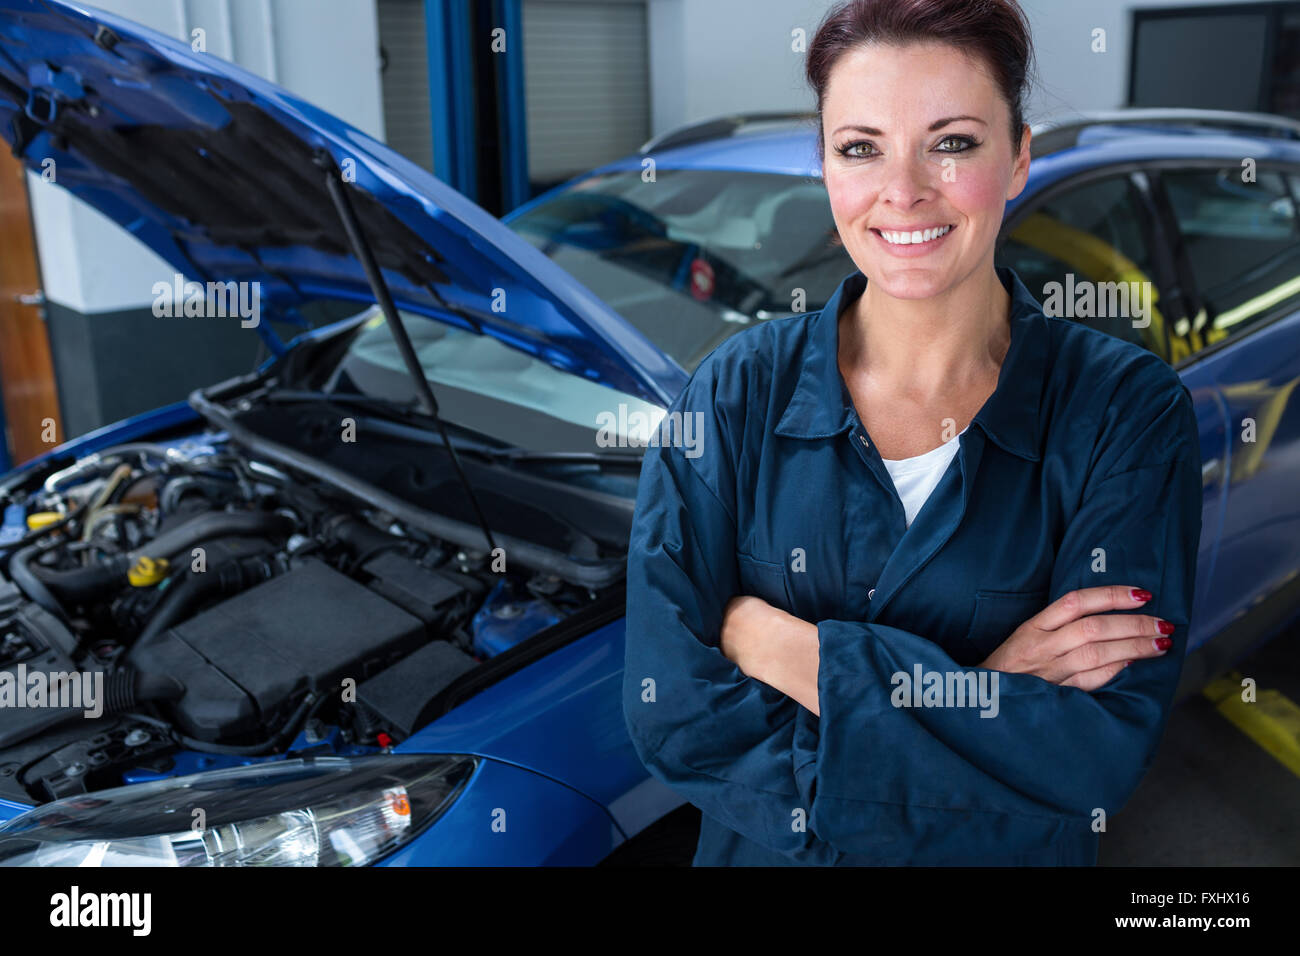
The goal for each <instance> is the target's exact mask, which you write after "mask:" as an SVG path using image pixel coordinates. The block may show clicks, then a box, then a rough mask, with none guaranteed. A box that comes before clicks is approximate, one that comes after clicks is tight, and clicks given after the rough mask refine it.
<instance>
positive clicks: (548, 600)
mask: <svg viewBox="0 0 1300 956" xmlns="http://www.w3.org/2000/svg"><path fill="white" fill-rule="evenodd" d="M4 491H5V495H6V506H5V512H4V525H3V528H2V529H0V798H3V799H11V800H17V801H23V802H33V801H34V802H46V801H49V800H53V799H58V798H61V797H66V796H69V795H74V794H78V793H84V792H92V791H94V790H97V789H103V788H106V787H113V786H120V785H122V784H123V783H131V782H137V781H141V780H148V779H156V778H157V777H159V776H167V775H173V774H176V773H181V772H192V771H194V770H198V769H205V768H209V767H216V766H225V765H230V764H231V763H238V762H244V763H247V762H250V761H253V760H258V759H275V758H276V757H277V756H282V755H283V754H284V753H286V752H290V751H292V752H294V753H303V752H311V751H317V752H319V751H320V750H322V749H324V750H327V751H329V752H333V753H365V752H372V751H377V750H382V749H385V748H387V747H391V746H393V745H394V744H395V743H398V742H400V741H401V740H403V739H405V738H406V737H408V736H410V735H411V734H412V733H414V732H415V731H416V730H417V729H419V727H421V726H423V724H424V723H426V722H427V721H428V719H429V715H430V713H431V712H432V711H431V710H430V707H431V704H432V703H433V702H434V701H436V700H437V698H438V696H439V695H440V694H442V693H443V692H444V691H446V690H447V689H448V688H449V687H452V686H453V685H454V684H455V683H456V682H457V681H458V680H460V679H462V678H463V677H464V676H465V675H467V674H469V673H470V672H471V671H474V670H475V669H476V668H479V667H480V665H481V664H483V662H484V661H486V660H488V659H489V658H491V657H493V656H495V655H496V654H499V653H501V652H503V651H506V650H510V649H511V648H512V647H514V646H517V645H518V644H519V643H520V642H521V641H523V640H524V639H525V638H527V637H529V636H531V635H533V634H536V633H538V632H539V631H542V630H545V629H546V628H548V627H550V626H551V625H553V624H555V623H557V622H559V621H561V620H563V619H565V618H566V617H567V616H569V615H571V614H572V613H574V612H575V611H577V610H579V609H581V608H583V607H584V606H587V605H590V604H591V603H592V602H593V601H594V600H595V599H596V597H597V595H596V594H595V593H594V592H592V591H591V590H589V589H588V588H585V587H580V586H576V585H573V584H570V583H567V582H564V581H562V580H560V579H559V578H557V577H553V576H548V575H546V574H542V573H537V572H528V571H522V572H514V573H510V574H506V573H503V572H502V571H501V570H500V569H499V568H498V569H494V568H493V561H492V556H491V555H488V554H486V553H475V552H472V551H469V550H468V549H465V548H463V547H460V546H456V545H452V544H448V543H446V542H444V541H439V540H437V539H435V538H433V537H432V536H430V535H429V534H427V533H426V532H424V531H421V530H419V529H415V528H411V527H408V526H404V525H403V524H401V523H400V522H399V521H398V520H397V519H395V518H394V517H393V516H392V515H389V514H385V513H383V512H381V511H378V510H376V509H374V508H369V507H365V506H363V505H359V504H358V503H357V502H356V501H355V500H354V499H350V498H347V497H345V496H342V495H339V494H338V493H337V492H336V491H335V490H334V489H332V488H331V487H329V486H327V485H324V484H323V483H315V482H313V481H311V480H310V479H309V478H307V477H305V476H303V475H298V474H293V475H291V474H288V473H286V472H285V471H283V470H281V469H280V468H278V467H276V466H274V465H271V464H268V463H267V462H264V461H259V460H257V459H256V458H255V457H253V456H252V455H250V454H249V453H246V452H243V451H241V450H240V449H239V448H238V447H237V446H236V445H235V444H233V443H232V442H230V441H229V439H228V436H226V435H224V434H223V433H220V432H209V433H205V434H202V435H197V436H187V437H184V438H180V439H177V440H172V441H170V442H159V443H151V442H137V443H131V444H124V445H119V446H116V447H112V448H107V449H103V450H101V451H99V452H97V453H94V454H91V455H86V456H84V457H82V458H80V459H78V460H77V461H75V462H73V463H71V464H67V465H65V466H64V467H61V468H60V469H59V470H57V471H50V470H49V469H46V470H45V472H44V473H42V474H34V475H33V476H31V477H29V478H28V479H26V480H24V481H21V482H20V483H17V484H15V483H13V482H10V483H9V487H7V488H6V489H4Z"/></svg>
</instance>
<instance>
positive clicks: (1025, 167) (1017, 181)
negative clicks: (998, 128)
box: [1007, 123, 1034, 199]
mask: <svg viewBox="0 0 1300 956" xmlns="http://www.w3.org/2000/svg"><path fill="white" fill-rule="evenodd" d="M1033 135H1034V134H1033V133H1031V132H1030V131H1029V124H1028V123H1026V124H1025V125H1024V127H1023V129H1022V130H1021V133H1020V152H1019V153H1017V154H1016V165H1015V168H1013V169H1012V171H1011V183H1010V185H1008V186H1007V199H1015V198H1016V197H1017V196H1019V195H1020V193H1021V192H1022V191H1023V190H1024V188H1025V182H1026V181H1027V180H1028V179H1029V141H1030V140H1031V139H1033Z"/></svg>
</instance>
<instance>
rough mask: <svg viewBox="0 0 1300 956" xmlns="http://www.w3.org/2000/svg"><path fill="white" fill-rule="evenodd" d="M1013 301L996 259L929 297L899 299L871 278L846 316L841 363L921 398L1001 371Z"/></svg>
mask: <svg viewBox="0 0 1300 956" xmlns="http://www.w3.org/2000/svg"><path fill="white" fill-rule="evenodd" d="M1010 305H1011V296H1010V295H1009V294H1008V293H1007V290H1006V289H1004V288H1003V287H1002V282H1001V281H1000V280H999V279H998V276H997V273H995V272H994V271H993V267H992V262H989V264H988V266H987V268H985V267H981V268H979V269H976V270H975V271H974V272H972V273H971V274H970V275H969V276H967V277H966V278H965V279H964V280H962V281H961V282H960V283H958V284H957V285H956V286H954V287H953V288H951V289H949V290H948V291H946V292H944V293H943V294H942V295H938V296H934V297H932V298H928V299H896V298H894V297H892V296H890V295H888V294H887V293H885V292H883V291H881V290H880V287H879V286H878V285H876V284H873V283H871V282H868V283H867V287H866V289H865V290H864V291H863V293H862V295H861V296H860V297H859V298H858V300H857V301H856V302H855V303H853V305H852V306H851V307H850V308H848V309H846V310H845V312H844V315H843V317H842V319H841V326H840V330H841V335H840V343H841V346H840V357H841V364H842V365H846V366H848V367H850V368H853V369H856V370H857V374H859V375H865V376H867V377H869V378H871V379H872V380H874V381H875V382H877V383H879V384H880V385H881V386H883V387H885V388H887V389H889V390H891V391H894V392H896V393H897V394H910V395H914V396H918V397H924V396H937V395H941V394H944V393H946V392H950V391H951V390H953V389H960V388H961V387H963V386H967V385H973V384H976V383H978V382H981V381H984V380H986V379H987V378H988V377H989V376H990V375H992V376H994V377H995V378H996V375H997V370H998V369H999V368H1000V367H1001V364H1002V359H1003V357H1004V356H1005V355H1006V351H1007V348H1008V347H1009V345H1010V343H1011V326H1010V323H1009V321H1008V315H1009V311H1010Z"/></svg>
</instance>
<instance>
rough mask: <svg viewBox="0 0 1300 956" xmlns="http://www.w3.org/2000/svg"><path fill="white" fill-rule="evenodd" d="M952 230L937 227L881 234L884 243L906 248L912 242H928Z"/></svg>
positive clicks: (946, 227)
mask: <svg viewBox="0 0 1300 956" xmlns="http://www.w3.org/2000/svg"><path fill="white" fill-rule="evenodd" d="M950 229H952V226H938V227H936V228H934V229H914V230H913V231H911V232H881V235H882V236H884V238H885V241H886V242H888V243H891V244H893V245H896V246H907V245H911V244H912V243H914V242H929V241H930V240H931V239H938V238H939V237H940V236H942V235H944V234H945V233H947V232H948V230H950Z"/></svg>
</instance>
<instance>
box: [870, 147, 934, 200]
mask: <svg viewBox="0 0 1300 956" xmlns="http://www.w3.org/2000/svg"><path fill="white" fill-rule="evenodd" d="M933 174H934V170H933V168H932V164H930V163H927V162H926V161H925V160H924V159H922V158H920V157H918V156H914V155H912V154H911V153H910V152H906V153H903V154H900V155H897V156H894V157H890V158H888V159H886V160H885V182H884V184H883V185H882V186H881V189H880V197H879V198H880V200H881V201H882V202H887V203H889V204H890V205H892V206H897V207H899V208H900V209H911V208H912V207H913V206H915V205H916V204H917V203H918V202H921V201H923V200H925V199H929V198H931V197H932V196H933V195H934V192H935V189H934V184H933V183H932V182H931V176H932V175H933Z"/></svg>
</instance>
